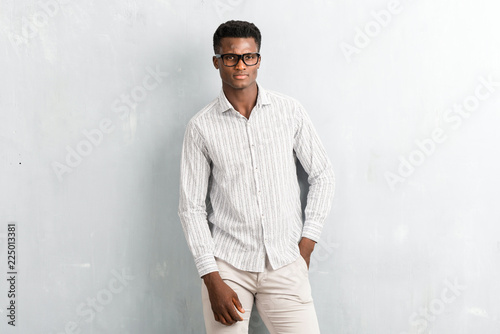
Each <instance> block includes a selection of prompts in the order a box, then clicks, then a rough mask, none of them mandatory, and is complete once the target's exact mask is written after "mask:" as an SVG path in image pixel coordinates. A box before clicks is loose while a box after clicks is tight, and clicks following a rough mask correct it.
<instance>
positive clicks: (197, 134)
mask: <svg viewBox="0 0 500 334" xmlns="http://www.w3.org/2000/svg"><path fill="white" fill-rule="evenodd" d="M257 87H258V94H257V103H256V105H255V107H254V108H253V110H252V112H251V114H250V116H249V118H248V119H247V118H246V117H244V116H243V115H241V114H240V113H239V112H238V111H236V110H235V109H234V108H233V106H232V105H231V104H230V102H229V101H228V99H227V98H226V96H225V94H224V92H223V91H222V90H221V91H220V94H219V96H218V97H217V98H216V99H215V100H214V101H212V102H211V103H210V104H208V105H207V106H205V107H204V108H203V109H202V110H200V111H199V112H198V113H197V114H196V115H194V116H193V117H192V118H191V120H190V121H189V122H188V124H187V126H186V130H185V134H184V141H183V147H182V154H181V170H180V198H179V211H178V214H179V217H180V220H181V223H182V227H183V231H184V234H185V236H186V240H187V243H188V246H189V248H190V250H191V252H192V254H193V257H194V261H195V264H196V268H197V270H198V273H199V275H200V277H201V276H203V275H205V274H208V273H210V272H214V271H218V268H217V264H216V262H215V258H214V256H215V257H218V258H221V259H223V260H224V261H226V262H228V263H230V264H231V265H233V266H234V267H236V268H238V269H241V270H245V271H252V272H262V271H264V268H265V259H266V254H267V256H268V259H269V262H270V264H271V266H272V267H273V269H278V268H280V267H282V266H285V265H287V264H289V263H291V262H293V261H294V260H296V259H297V257H298V256H299V255H300V251H299V247H298V243H299V242H300V239H301V237H306V238H309V239H311V240H314V241H316V242H317V241H318V240H319V238H320V234H321V231H322V228H323V225H324V221H325V219H326V217H327V215H328V213H329V212H330V209H331V204H332V200H333V194H334V187H335V177H334V172H333V169H332V166H331V163H330V160H329V159H328V157H327V155H326V151H325V149H324V147H323V145H322V143H321V141H320V139H319V137H318V135H317V133H316V131H315V129H314V127H313V124H312V122H311V120H310V118H309V116H308V114H307V113H306V111H305V110H304V108H303V107H302V105H301V104H300V103H299V102H298V101H296V100H295V99H292V98H290V97H288V96H286V95H283V94H279V93H276V92H272V91H267V90H264V89H263V88H262V87H261V86H260V85H257ZM297 158H298V159H299V161H300V163H301V164H302V166H303V167H304V170H305V171H306V172H307V174H308V183H309V193H308V196H307V205H306V208H305V212H304V213H305V221H304V222H303V220H302V208H301V203H300V188H299V184H298V179H297V171H296V159H297ZM207 195H208V196H207Z"/></svg>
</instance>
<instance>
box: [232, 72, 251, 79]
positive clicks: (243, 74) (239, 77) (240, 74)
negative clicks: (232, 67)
mask: <svg viewBox="0 0 500 334" xmlns="http://www.w3.org/2000/svg"><path fill="white" fill-rule="evenodd" d="M233 77H234V78H235V79H245V78H246V77H248V74H246V73H238V74H234V75H233Z"/></svg>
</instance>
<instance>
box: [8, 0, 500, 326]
mask: <svg viewBox="0 0 500 334" xmlns="http://www.w3.org/2000/svg"><path fill="white" fill-rule="evenodd" d="M499 7H500V6H499V5H498V3H497V2H496V1H493V0H485V1H472V0H463V1H439V0H438V1H436V0H420V1H410V0H399V1H398V0H377V1H361V2H360V1H356V2H354V1H352V2H347V1H327V0H312V1H305V0H293V1H291V0H288V1H284V0H281V1H263V0H257V1H249V0H205V1H194V0H182V1H181V0H177V1H175V0H174V1H170V0H156V1H153V0H144V1H132V0H120V1H118V0H109V1H76V0H37V1H28V0H15V1H14V0H1V1H0V65H1V67H0V68H1V71H0V75H1V79H0V154H1V156H0V168H1V170H0V171H1V173H0V180H1V181H0V188H1V192H0V194H1V195H0V201H1V205H0V208H1V209H0V259H1V260H0V266H1V268H0V270H1V273H0V277H1V278H2V279H1V280H0V296H1V297H0V332H1V333H36V334H38V333H48V334H56V333H57V334H59V333H96V334H97V333H121V334H124V333H133V334H136V333H176V334H178V333H180V334H186V333H204V327H203V317H202V313H201V312H202V311H201V301H200V284H201V281H200V279H199V278H198V276H197V273H196V270H195V266H194V263H193V260H192V257H191V254H190V253H189V250H188V248H187V246H186V243H185V239H184V235H183V233H182V228H181V225H180V222H179V219H178V217H177V203H178V177H179V159H180V150H181V144H182V137H183V134H184V127H185V125H186V123H187V121H188V120H189V119H190V117H191V116H193V115H194V114H195V113H196V112H197V111H198V110H199V109H200V108H202V107H203V106H204V105H205V104H207V103H208V102H209V101H211V100H212V99H213V98H214V97H215V96H216V94H217V93H218V92H219V90H220V86H221V84H220V78H219V76H218V73H217V71H216V70H215V69H214V68H213V67H212V64H211V56H212V51H211V50H212V44H211V37H212V34H213V31H214V30H215V29H216V27H217V26H218V25H219V24H220V23H221V22H224V21H226V20H229V19H233V18H234V19H245V20H248V21H252V22H254V23H255V24H257V26H259V28H260V29H261V31H262V34H263V45H262V50H261V51H262V57H263V58H262V66H261V69H260V73H259V78H258V80H259V82H260V83H261V84H262V85H263V86H264V87H265V88H268V89H272V90H276V91H280V92H283V93H285V94H288V95H291V96H293V97H295V98H297V99H298V100H299V101H301V102H302V104H303V105H304V106H305V107H306V108H307V110H308V112H309V114H310V115H311V118H312V120H313V122H314V123H315V125H316V128H317V131H318V132H319V134H320V136H321V138H322V139H323V141H324V144H325V146H326V149H327V151H328V153H329V154H330V157H331V160H332V162H333V164H334V168H335V172H336V177H337V189H336V198H335V202H334V206H333V209H332V212H331V214H330V216H329V218H328V220H327V222H326V225H325V228H324V232H323V239H322V241H321V242H320V243H319V244H318V245H317V247H316V251H315V252H314V253H313V260H312V261H313V262H312V266H311V273H310V279H311V284H312V287H313V297H314V299H315V303H316V308H317V312H318V317H319V321H320V326H321V329H322V332H323V333H347V334H368V333H369V334H388V333H389V334H392V333H395V334H402V333H436V334H437V333H442V334H449V333H454V334H462V333H464V334H465V333H470V334H478V333H481V334H489V333H500V303H498V298H499V296H500V286H499V283H498V282H500V236H499V234H500V224H499V223H500V211H499V205H498V199H499V197H500V193H499V189H500V181H499V177H498V175H497V174H498V170H499V168H500V159H499V158H498V143H499V142H500V132H499V131H498V124H499V121H500V114H499V112H498V111H499V105H500V99H499V96H500V71H499V69H500V57H499V51H500V42H499V40H500V39H498V36H497V33H496V32H498V31H499V30H500V29H499V28H500V23H499V20H498V10H499V9H500V8H499ZM8 224H15V244H14V243H13V240H10V241H11V242H10V244H11V245H14V246H10V248H11V249H10V250H15V251H16V253H15V254H16V263H15V265H14V267H12V268H9V267H8V266H7V264H8V253H7V252H8V250H9V239H8V238H9V237H12V235H9V234H8V233H9V231H8ZM10 233H14V232H12V231H11V232H10ZM13 248H15V249H13ZM9 272H15V273H16V274H8V273H9ZM12 276H14V281H15V284H14V287H13V288H14V290H15V297H14V296H12V295H11V293H9V291H11V290H12V289H11V284H10V282H9V281H8V279H9V278H11V277H12ZM14 281H13V282H14ZM9 295H10V297H9ZM11 301H13V302H15V325H16V326H15V327H14V326H12V325H9V324H8V321H12V320H11V319H10V318H9V315H10V314H11V310H9V309H8V306H9V305H10V303H11ZM11 309H12V307H11ZM251 333H266V330H265V328H264V325H263V324H262V322H261V321H260V320H259V318H258V316H257V315H255V317H252V322H251Z"/></svg>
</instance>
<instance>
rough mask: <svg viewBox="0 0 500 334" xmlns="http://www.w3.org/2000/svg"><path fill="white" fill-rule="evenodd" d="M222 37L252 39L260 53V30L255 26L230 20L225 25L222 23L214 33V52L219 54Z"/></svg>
mask: <svg viewBox="0 0 500 334" xmlns="http://www.w3.org/2000/svg"><path fill="white" fill-rule="evenodd" d="M224 37H241V38H249V37H253V39H254V40H255V44H257V51H260V43H261V40H262V37H261V35H260V30H259V28H257V27H256V26H255V24H253V23H250V22H247V21H236V20H231V21H227V22H226V23H222V24H221V25H220V26H219V27H218V28H217V30H216V31H215V33H214V52H215V53H219V48H220V47H221V43H220V41H221V39H223V38H224Z"/></svg>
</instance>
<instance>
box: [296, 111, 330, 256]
mask: <svg viewBox="0 0 500 334" xmlns="http://www.w3.org/2000/svg"><path fill="white" fill-rule="evenodd" d="M296 122H297V130H296V133H295V137H294V151H295V153H296V155H297V158H298V159H299V161H300V163H301V164H302V166H303V167H304V170H305V171H306V172H307V174H308V179H307V181H308V183H309V193H308V194H307V205H306V208H305V222H304V227H303V229H302V239H301V241H300V244H299V248H300V252H301V255H302V256H303V257H304V259H306V262H307V263H309V258H310V255H311V252H312V251H313V249H314V245H315V243H316V242H318V241H319V239H320V235H321V232H322V229H323V225H324V221H325V219H326V217H327V215H328V214H329V212H330V209H331V204H332V201H333V195H334V191H335V175H334V172H333V168H332V165H331V163H330V160H329V159H328V156H327V154H326V151H325V149H324V147H323V144H322V143H321V140H320V138H319V136H318V134H317V133H316V130H315V129H314V126H313V124H312V122H311V119H310V118H309V115H307V113H306V111H305V110H304V108H303V107H302V106H301V105H300V104H298V106H297V109H296Z"/></svg>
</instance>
